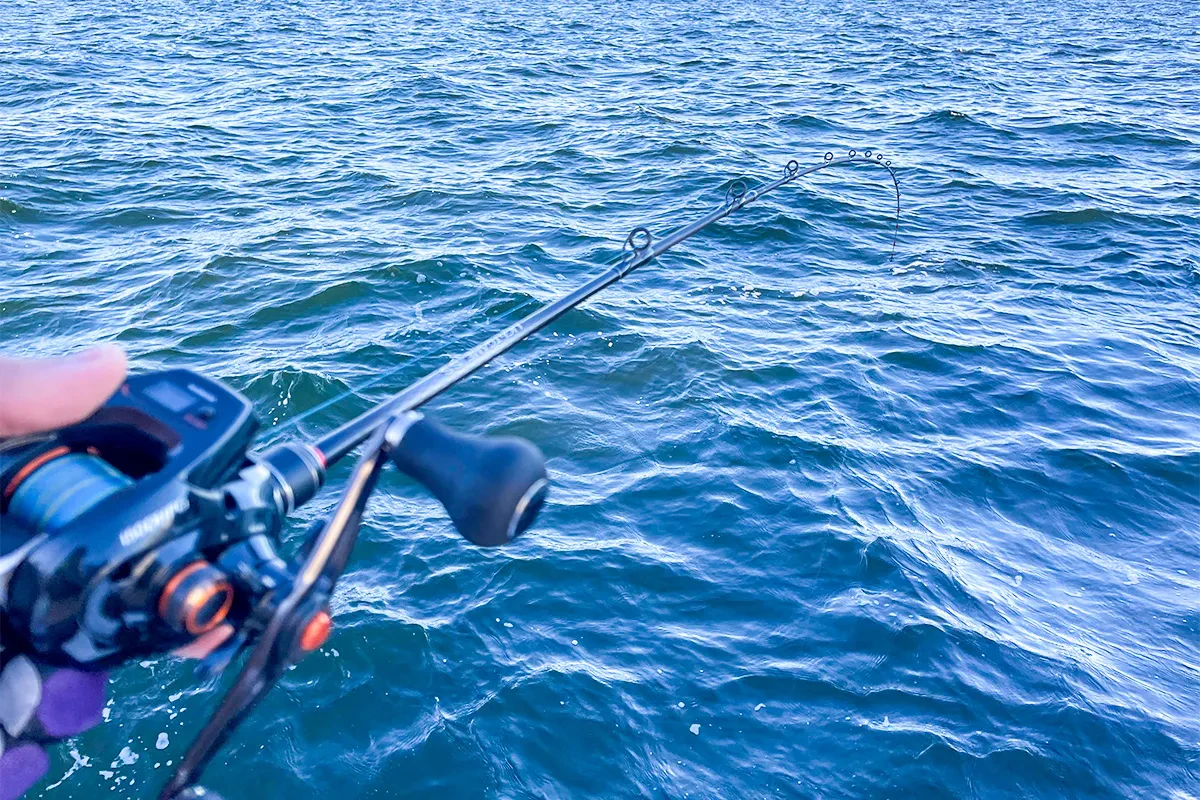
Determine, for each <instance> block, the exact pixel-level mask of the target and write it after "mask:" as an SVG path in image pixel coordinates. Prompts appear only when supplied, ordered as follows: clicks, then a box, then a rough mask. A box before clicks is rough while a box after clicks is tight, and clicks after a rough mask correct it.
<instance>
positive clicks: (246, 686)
mask: <svg viewBox="0 0 1200 800" xmlns="http://www.w3.org/2000/svg"><path fill="white" fill-rule="evenodd" d="M856 163H871V164H876V165H878V166H881V167H883V168H884V169H886V170H887V171H888V173H889V174H890V175H891V178H892V183H893V185H894V187H895V190H896V219H897V227H896V234H898V230H899V213H900V184H899V181H898V180H897V178H896V173H895V170H893V169H892V166H891V162H890V161H885V160H884V159H883V157H882V155H878V154H873V153H872V151H870V150H868V151H865V152H864V153H862V154H859V153H857V152H856V151H854V150H851V151H850V152H849V153H848V154H847V155H846V156H842V157H839V158H835V157H834V156H833V154H832V153H827V154H826V155H825V159H824V160H823V161H822V162H821V163H818V164H815V165H813V166H810V167H807V168H803V169H802V168H801V167H800V164H799V162H797V161H794V160H793V161H789V162H788V163H787V165H786V166H785V167H784V169H783V174H782V175H781V176H780V177H777V178H775V179H773V180H770V181H767V182H765V183H763V184H761V185H759V186H756V187H754V188H750V187H748V186H747V184H746V183H745V182H744V181H740V180H739V181H735V182H734V183H732V184H731V185H730V186H729V187H728V189H727V190H726V192H725V198H724V200H723V202H722V203H721V204H720V205H718V206H716V207H714V208H712V209H711V210H710V211H708V212H707V213H706V214H704V215H702V216H701V217H699V218H697V219H696V220H694V221H693V222H691V223H688V224H686V225H684V226H682V227H680V228H678V229H676V230H675V231H672V232H671V233H669V234H667V235H666V236H663V237H662V238H661V239H655V238H654V237H653V236H652V234H651V233H650V231H649V230H648V229H647V228H645V227H638V228H634V229H633V230H632V231H631V232H630V233H629V235H628V236H627V237H626V238H625V242H624V246H623V247H622V250H621V253H620V255H618V256H617V257H616V258H615V259H613V260H612V261H610V262H609V263H608V264H607V268H606V269H604V270H602V271H601V272H599V273H597V274H596V275H595V276H594V277H592V278H591V279H590V280H588V281H587V282H585V283H584V284H583V285H581V286H579V287H578V288H577V289H575V290H574V291H571V292H569V293H567V294H565V295H563V296H562V297H560V298H558V299H557V300H554V301H552V302H550V303H547V304H546V305H544V306H542V307H540V308H538V309H537V310H535V311H534V312H533V313H531V314H529V315H528V316H526V317H524V318H522V319H520V320H519V321H517V322H515V323H513V324H512V325H510V326H509V327H507V328H505V329H504V330H503V331H501V332H500V333H498V334H496V335H495V336H493V337H491V338H490V339H488V340H486V341H485V342H483V343H481V344H479V345H476V346H475V347H473V348H471V349H469V350H467V351H466V352H464V353H463V354H462V355H460V356H458V357H456V358H453V359H452V360H450V361H449V362H448V363H446V364H445V365H443V366H442V367H440V368H438V369H436V370H434V371H433V372H430V373H429V374H428V375H426V376H425V377H424V378H421V379H420V380H418V381H417V382H416V383H414V384H412V385H411V386H409V387H408V388H406V389H404V390H402V391H400V392H398V393H397V394H395V395H393V396H391V397H390V398H388V399H386V400H384V401H383V402H381V403H379V404H378V405H376V406H374V407H373V408H371V409H369V410H368V411H366V412H364V413H362V414H360V415H359V416H357V417H355V418H353V419H351V420H350V421H348V422H346V423H344V424H342V425H341V426H339V427H338V428H336V429H334V430H333V431H330V432H329V433H327V434H325V435H324V436H321V437H320V438H319V439H317V440H316V441H315V442H311V443H304V442H285V443H282V444H276V445H273V446H271V447H269V448H268V449H266V450H265V451H263V452H258V451H257V450H254V449H252V445H253V443H254V437H255V433H256V431H257V428H258V421H257V418H256V416H255V413H254V409H253V406H252V405H251V404H250V402H249V401H248V400H247V399H246V398H245V397H243V396H242V395H241V394H239V393H238V392H236V391H234V390H233V389H231V388H229V387H228V386H226V385H225V384H224V383H221V382H220V381H217V380H214V379H212V378H209V377H205V376H203V375H200V374H199V373H196V372H192V371H190V370H183V369H173V370H165V371H160V372H150V373H143V374H139V375H133V376H131V377H129V378H128V380H127V381H126V382H125V383H124V384H122V386H121V387H120V388H119V389H118V390H117V392H116V393H115V394H114V395H113V396H112V398H110V399H109V400H108V401H107V402H106V403H105V405H104V406H103V407H101V408H100V409H99V410H98V411H97V412H96V413H95V414H93V415H92V416H91V417H89V418H88V419H87V420H84V421H83V422H81V423H79V424H77V425H72V426H70V427H67V428H63V429H61V430H58V431H54V432H52V433H49V434H42V435H38V436H34V437H23V438H20V439H10V440H0V531H2V533H3V535H2V537H0V545H2V546H0V611H3V618H4V620H5V623H6V630H5V636H6V641H5V649H4V651H3V653H0V655H2V656H3V657H4V658H9V657H10V655H9V654H10V653H13V652H18V650H20V651H23V652H28V653H30V654H31V655H32V656H33V657H35V658H36V659H37V660H38V661H39V662H42V663H45V664H48V665H54V666H70V667H75V668H79V669H84V670H102V669H107V668H109V667H113V666H117V665H120V664H123V663H126V662H128V661H130V660H132V659H136V658H144V657H146V656H151V655H158V654H163V653H169V652H173V651H175V650H176V649H178V648H180V647H183V646H188V645H191V646H193V647H194V646H196V645H197V643H199V642H203V643H205V648H204V649H206V650H207V651H208V654H207V655H206V656H204V658H203V660H202V661H201V662H200V664H199V672H200V675H201V676H202V677H204V676H213V675H216V674H218V673H221V672H222V671H223V670H225V669H226V668H227V667H228V666H229V665H230V664H232V663H233V662H234V661H235V660H236V659H238V657H239V656H242V655H243V654H245V658H244V661H243V665H242V668H241V670H240V671H239V673H238V675H237V677H236V678H235V679H234V680H233V682H232V683H231V685H230V687H229V689H228V690H227V691H226V692H225V694H224V695H223V696H222V698H221V701H220V703H219V704H218V706H217V708H216V709H215V710H214V711H213V713H212V714H211V716H210V717H209V719H208V720H207V722H206V723H205V725H204V727H203V728H202V729H201V731H200V733H199V734H198V735H197V737H196V739H195V741H194V742H193V743H192V745H191V746H190V747H189V749H188V751H187V753H186V755H185V756H184V757H183V759H182V760H181V761H180V764H179V766H178V767H177V768H176V769H175V772H174V773H173V775H172V777H171V779H170V781H169V782H168V783H167V785H166V786H165V787H164V788H163V790H162V792H161V794H160V795H159V798H160V800H198V798H202V797H205V798H212V797H215V795H214V794H213V793H212V792H207V791H206V790H205V789H203V788H202V787H201V786H200V785H199V783H198V782H199V780H200V778H201V776H202V774H203V772H204V770H205V768H206V767H207V766H208V764H209V763H210V762H211V760H212V758H213V757H214V756H215V755H216V753H217V752H218V751H219V750H220V748H221V747H222V746H223V745H224V744H225V742H226V741H227V740H228V738H229V736H230V735H231V734H232V733H233V732H234V730H236V728H237V727H238V725H239V724H240V723H241V722H242V721H243V720H244V719H245V718H246V717H247V715H249V713H250V712H251V711H252V710H253V709H254V707H255V706H256V705H257V703H258V702H259V701H260V700H261V699H262V698H263V696H264V695H265V694H266V693H267V692H268V691H269V690H270V689H271V688H272V687H273V686H274V685H275V683H276V682H277V681H278V680H279V678H280V676H281V675H282V674H283V673H284V671H286V670H287V669H288V668H289V667H291V666H293V665H295V664H296V663H298V662H299V661H300V659H302V658H303V657H304V656H305V655H307V654H308V653H311V652H313V651H314V650H317V649H318V648H320V647H321V646H322V645H323V644H324V643H325V641H326V639H327V638H328V636H329V634H330V631H331V627H332V621H331V618H330V614H329V600H330V598H331V596H332V594H333V591H334V588H335V587H336V584H337V582H338V580H339V578H340V577H341V575H342V573H343V571H344V570H345V567H346V564H347V562H348V560H349V557H350V553H351V550H352V549H353V547H354V543H355V540H356V539H357V536H358V531H359V527H360V525H361V521H362V517H363V514H364V513H365V510H366V505H367V502H368V500H369V499H370V496H371V493H372V491H373V490H374V488H375V486H376V483H377V481H378V478H379V474H380V472H381V470H382V469H383V467H384V466H385V465H386V464H387V463H392V464H394V465H395V466H396V467H397V468H398V469H399V470H400V471H401V472H403V473H404V474H406V475H408V476H409V477H411V478H413V479H414V480H416V481H417V482H418V483H420V484H422V485H423V486H424V487H425V488H426V489H428V490H429V491H430V492H431V493H432V494H433V495H434V496H435V497H436V498H437V499H438V500H439V501H440V502H441V504H442V506H443V507H444V508H445V510H446V512H447V514H448V515H449V517H450V519H451V521H452V522H453V524H454V527H455V528H456V529H457V530H458V532H459V533H460V534H461V535H462V536H463V537H465V538H466V539H467V540H468V541H470V542H472V543H474V544H476V545H480V546H485V547H491V546H497V545H503V544H506V543H508V542H510V541H512V540H513V539H515V538H516V537H517V536H519V535H520V534H521V533H523V532H524V531H525V530H526V529H528V528H529V527H530V525H532V524H533V521H534V519H535V518H536V517H537V515H538V512H539V511H540V510H541V508H542V505H543V504H544V502H545V499H546V493H547V488H548V485H549V483H548V476H547V473H546V466H545V458H544V457H543V455H542V453H541V451H540V450H538V448H537V447H536V446H535V445H534V444H533V443H531V442H528V441H526V440H524V439H517V438H513V437H480V436H470V435H465V434H461V433H458V432H455V431H452V430H450V429H448V428H446V427H443V426H442V425H440V424H438V423H437V422H435V421H434V420H432V419H431V418H429V417H428V416H426V415H423V414H421V413H420V412H418V411H417V409H418V408H420V407H421V406H423V405H424V404H426V403H428V402H429V401H430V400H432V399H433V398H435V397H437V396H438V395H440V394H442V393H443V392H445V391H446V390H447V389H449V388H451V387H452V386H454V385H456V384H458V383H459V382H461V381H462V380H464V379H465V378H467V377H468V376H470V375H472V374H474V373H475V372H476V371H477V370H479V369H480V368H482V367H483V366H485V365H486V364H488V363H489V362H491V361H492V360H494V359H495V358H497V357H498V356H500V355H502V354H504V353H506V352H508V351H509V350H510V349H512V347H514V346H515V345H516V344H517V343H518V342H521V341H522V340H524V339H526V338H528V337H529V336H531V335H532V334H534V333H536V332H537V331H539V330H541V329H542V328H544V327H546V326H547V325H549V324H550V323H552V322H554V320H556V319H558V318H559V317H561V316H562V315H563V314H565V313H566V312H568V311H569V310H571V309H572V308H575V307H576V306H578V305H579V304H580V303H582V302H583V301H584V300H586V299H588V298H589V297H592V296H593V295H595V294H596V293H597V292H600V291H601V290H603V289H604V288H605V287H607V286H610V285H612V284H613V283H616V282H617V281H619V280H621V279H622V278H624V277H625V276H626V275H628V274H629V273H631V272H633V271H634V270H635V269H637V268H638V267H641V266H643V265H644V264H647V263H648V262H650V261H653V260H654V259H655V258H658V257H659V256H661V255H662V254H663V253H665V252H667V251H668V250H670V249H671V248H673V247H675V246H677V245H678V244H680V243H681V242H684V241H686V240H687V239H690V238H691V237H693V236H695V235H696V234H697V233H699V232H700V231H702V230H704V229H705V228H707V227H708V226H710V225H712V224H713V223H715V222H717V221H719V220H721V219H724V218H725V217H727V216H729V215H730V214H733V213H734V212H736V211H738V210H740V209H742V208H745V207H746V206H748V205H750V204H751V203H754V202H755V201H757V200H759V199H760V198H761V197H763V196H764V195H766V194H768V193H769V192H773V191H775V190H776V189H778V188H780V187H782V186H785V185H787V184H789V183H792V182H793V181H796V180H798V179H799V178H801V177H804V176H805V175H810V174H812V173H814V172H817V171H820V170H823V169H828V168H830V167H834V166H840V165H846V164H856ZM896 234H894V235H893V240H892V253H893V254H894V253H895V247H896ZM392 372H394V370H393V371H392ZM388 374H391V373H388ZM346 394H349V393H346ZM343 397H345V395H340V396H339V397H337V398H333V400H332V401H330V402H336V401H339V400H341V399H342V398H343ZM325 405H327V404H322V405H321V406H320V407H318V408H324V407H325ZM315 410H317V409H314V411H315ZM308 413H310V414H311V413H312V411H310V412H308ZM301 416H302V417H303V416H305V415H301ZM364 442H365V443H366V447H364V448H363V452H362V454H361V455H360V456H359V460H358V462H357V464H356V465H355V467H354V468H353V470H352V472H351V475H350V477H349V479H348V480H347V482H346V486H345V488H344V489H343V491H342V494H341V497H340V499H339V501H338V503H337V505H336V507H335V509H334V511H333V512H332V514H330V515H329V517H328V518H327V519H325V520H323V521H319V522H318V523H317V525H316V526H315V527H314V529H313V530H312V531H311V532H310V534H309V535H308V536H306V537H305V541H304V543H303V545H302V546H301V547H300V550H299V553H298V555H296V556H294V557H292V558H290V559H288V558H285V557H284V556H282V555H281V554H280V552H279V549H278V548H279V545H280V543H281V533H282V529H283V525H284V522H285V521H286V519H287V517H288V515H289V514H291V513H292V512H294V511H295V510H296V509H297V508H299V507H300V506H302V505H303V504H304V503H306V502H308V501H309V500H311V499H312V498H313V497H314V496H315V495H316V493H317V492H318V490H320V488H321V487H322V485H323V484H324V482H325V476H326V473H327V471H328V469H329V468H330V467H332V466H333V465H334V464H336V463H338V462H339V461H341V460H342V459H344V458H346V457H347V456H348V455H350V454H351V453H352V452H353V451H354V450H355V449H357V448H358V447H359V446H360V445H362V444H363V443H364ZM10 631H11V633H10ZM10 636H12V637H15V640H16V641H18V642H19V644H20V645H21V646H22V647H21V648H19V649H18V648H15V647H13V646H12V644H11V642H12V641H13V639H12V638H8V637H10ZM10 733H11V731H10ZM41 733H42V734H43V736H46V735H48V734H46V732H45V731H42V732H41ZM30 735H31V736H35V737H36V736H37V735H38V732H37V731H33V732H32V733H31V734H30Z"/></svg>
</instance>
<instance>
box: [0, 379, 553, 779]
mask: <svg viewBox="0 0 1200 800" xmlns="http://www.w3.org/2000/svg"><path fill="white" fill-rule="evenodd" d="M256 429H257V421H256V418H255V415H254V411H253V408H252V406H251V405H250V403H249V401H248V400H246V398H244V397H243V396H242V395H240V394H238V393H237V392H235V391H233V390H232V389H230V388H229V387H227V386H225V385H224V384H222V383H220V382H218V381H215V380H212V379H210V378H206V377H204V376H202V375H199V374H196V373H194V372H190V371H187V370H170V371H165V372H155V373H148V374H142V375H137V376H133V377H130V378H129V379H128V380H127V381H126V382H125V384H123V385H122V386H121V387H120V389H119V390H118V391H117V392H116V394H114V395H113V397H112V398H111V399H110V400H109V401H108V402H107V403H106V404H105V405H104V406H103V407H102V408H100V409H99V410H98V411H97V412H96V413H95V414H93V415H92V416H91V417H90V418H88V419H87V420H85V421H83V422H81V423H79V424H77V425H74V426H71V427H69V428H65V429H62V430H59V431H56V432H54V433H52V434H49V435H44V436H37V437H27V438H23V439H15V440H8V441H3V442H0V531H2V537H0V547H2V549H0V608H2V609H3V617H4V620H5V625H6V627H7V629H6V630H5V631H4V634H5V641H6V646H7V645H8V644H9V642H11V641H13V640H14V639H15V640H16V641H19V642H20V643H21V645H23V649H25V650H27V651H29V652H31V653H32V654H33V655H34V656H35V657H36V658H37V659H38V660H41V661H43V662H45V663H48V664H52V665H59V666H73V667H77V668H83V669H104V668H107V667H111V666H115V665H118V664H121V663H124V662H125V661H128V660H129V659H132V658H137V657H145V656H148V655H155V654H161V653H167V652H170V651H173V650H175V649H177V648H179V647H181V646H184V645H187V644H189V643H192V642H195V641H196V640H197V639H198V638H199V637H204V636H209V637H216V636H217V635H218V633H219V632H221V633H224V634H225V638H224V641H223V643H221V644H220V645H219V646H218V647H217V649H216V650H215V651H213V652H211V653H210V654H209V655H208V656H207V657H206V658H205V659H204V661H202V662H201V670H202V671H203V672H204V673H207V674H215V673H217V672H220V671H221V670H222V669H224V667H226V666H227V665H228V664H229V663H230V662H232V661H233V659H234V658H235V657H236V656H238V654H239V653H241V652H242V651H244V650H249V651H250V656H249V658H248V660H247V662H246V665H245V667H244V668H243V670H242V673H241V674H240V676H239V678H238V679H237V681H236V682H235V683H234V684H233V686H232V687H231V688H230V690H229V692H228V693H227V694H226V695H225V698H224V700H223V702H222V703H221V705H220V707H219V708H218V709H217V711H216V713H215V714H214V715H213V717H212V718H211V719H210V720H209V723H208V725H207V726H206V727H205V729H204V730H203V731H202V732H201V734H200V736H199V738H198V739H197V741H196V743H195V744H194V745H193V746H192V749H191V750H189V752H188V754H187V757H186V758H185V759H184V760H183V762H182V764H181V766H180V768H179V769H178V770H177V772H176V773H175V777H174V779H173V780H172V781H171V783H170V785H169V786H168V787H167V789H166V790H164V792H163V794H162V795H161V796H162V797H163V798H164V799H170V800H176V798H183V797H189V796H201V795H200V794H197V793H196V792H197V791H199V790H198V789H197V788H196V787H195V786H194V783H195V780H196V779H197V778H198V777H199V773H200V771H201V770H202V769H203V768H204V766H205V765H206V764H207V762H208V761H209V759H210V758H211V757H212V755H213V754H214V753H215V751H216V750H217V748H219V747H220V745H221V744H222V743H223V742H224V740H225V738H226V737H227V736H228V735H229V733H230V732H231V730H232V729H233V727H235V726H236V725H237V724H238V723H239V722H240V721H241V719H242V718H244V716H245V715H246V714H247V713H248V712H249V711H250V709H251V708H252V707H253V705H254V704H255V703H256V702H257V700H258V699H259V698H260V697H261V696H262V695H263V694H264V693H265V692H266V691H267V690H268V689H269V688H270V687H271V685H273V683H274V682H275V680H276V679H277V678H278V676H279V675H280V674H282V672H283V671H284V670H285V669H287V668H288V667H289V666H291V665H292V664H294V663H296V662H297V661H298V660H299V659H300V658H302V657H303V656H304V655H305V654H306V653H309V652H311V651H313V650H316V649H317V648H319V647H320V646H321V645H322V644H323V643H324V642H325V640H326V638H327V637H328V635H329V632H330V627H331V620H330V616H329V606H328V604H329V598H330V596H331V594H332V592H333V588H334V585H335V584H336V582H337V579H338V577H339V576H340V575H341V573H342V570H343V569H344V568H345V565H346V561H347V559H348V558H349V555H350V549H351V548H352V547H353V544H354V540H355V538H356V535H357V531H358V527H359V523H360V521H361V518H362V514H363V511H364V508H365V505H366V502H367V499H368V498H369V496H370V494H371V491H372V490H373V488H374V486H375V482H376V480H377V478H378V475H379V472H380V470H381V469H382V467H383V465H384V464H385V463H387V462H388V461H390V462H391V463H393V464H395V465H396V466H397V467H398V468H399V469H400V470H401V471H402V472H404V473H405V474H407V475H409V476H410V477H412V478H414V479H415V480H417V481H418V482H419V483H421V484H423V485H424V486H425V487H426V488H427V489H429V490H430V491H431V492H432V493H433V494H434V496H436V497H437V498H438V499H439V500H440V501H441V502H442V504H443V505H444V506H445V508H446V510H447V512H448V513H449V515H450V517H451V519H452V521H453V522H454V524H455V527H456V528H457V529H458V531H459V532H460V533H461V534H462V535H463V536H464V537H466V538H467V539H468V540H470V541H471V542H473V543H474V544H477V545H482V546H494V545H500V544H504V543H506V542H509V541H511V540H512V539H513V538H515V537H516V536H518V535H520V534H521V533H522V532H523V531H524V530H525V529H526V528H528V527H529V526H530V524H532V522H533V520H534V518H535V517H536V516H537V513H538V511H539V510H540V508H541V506H542V503H543V502H544V500H545V496H546V489H547V477H546V469H545V462H544V459H543V457H542V454H541V452H540V451H539V450H538V449H537V448H536V447H535V446H534V445H533V444H531V443H529V442H527V441H525V440H521V439H514V438H494V439H484V438H480V437H471V436H464V435H461V434H458V433H455V432H453V431H450V430H449V429H447V428H445V427H442V426H440V425H438V424H437V423H435V422H433V421H432V420H430V419H428V418H427V417H424V416H423V415H421V414H419V413H417V412H415V411H412V410H403V411H399V410H396V409H390V408H388V405H387V404H386V403H385V404H384V405H383V406H380V407H378V408H377V409H374V410H373V411H372V412H368V413H367V414H364V415H363V416H362V417H360V418H359V419H357V420H354V421H352V422H351V423H347V425H345V426H343V427H342V428H340V429H339V430H338V431H335V432H334V434H331V435H330V436H331V437H333V438H329V437H327V438H326V439H323V440H322V441H321V442H318V443H315V444H297V443H289V444H282V445H277V446H274V447H272V448H270V449H268V450H266V451H265V452H262V453H255V452H252V451H250V450H249V448H250V446H251V444H252V442H253V437H254V434H255V431H256ZM364 440H368V441H367V446H366V447H365V448H364V450H363V454H362V456H361V459H360V461H359V463H358V465H357V466H356V467H355V469H354V471H353V473H352V475H351V477H350V479H349V481H348V483H347V487H346V489H345V492H344V494H343V496H342V498H341V501H340V502H339V504H338V506H337V508H336V510H335V511H334V512H333V514H332V516H331V517H330V518H329V519H328V520H325V521H323V522H321V523H318V525H317V526H316V528H315V529H314V530H313V531H312V532H311V535H310V536H309V537H308V539H307V541H306V542H305V544H304V545H303V547H302V548H301V552H300V554H299V556H298V557H296V558H292V559H289V558H286V557H285V556H283V555H282V554H281V553H280V552H279V544H280V532H281V530H282V527H283V523H284V520H285V519H286V517H287V516H288V515H289V514H290V513H291V512H293V511H294V510H296V509H297V508H299V507H300V506H301V505H303V504H304V503H305V502H307V501H308V500H310V499H311V498H312V497H313V496H314V495H315V494H316V493H317V491H318V490H319V489H320V488H321V486H322V485H323V483H324V481H325V475H326V470H327V469H328V468H329V467H330V466H331V465H332V464H333V463H334V461H336V460H338V459H340V458H342V457H344V456H345V455H347V454H348V453H349V452H351V451H352V450H353V449H354V448H355V447H356V446H357V445H358V444H360V443H361V442H363V441H364ZM323 445H324V446H323ZM330 448H332V452H331V450H330ZM189 792H191V794H189ZM210 796H211V794H210Z"/></svg>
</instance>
